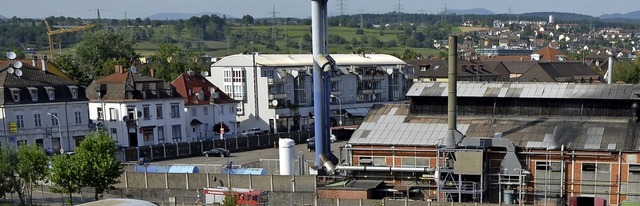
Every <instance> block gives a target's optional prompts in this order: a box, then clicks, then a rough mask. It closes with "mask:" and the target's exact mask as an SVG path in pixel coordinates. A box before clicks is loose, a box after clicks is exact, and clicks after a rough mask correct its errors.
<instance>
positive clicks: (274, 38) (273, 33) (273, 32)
mask: <svg viewBox="0 0 640 206" xmlns="http://www.w3.org/2000/svg"><path fill="white" fill-rule="evenodd" d="M279 13H280V12H277V11H276V5H273V10H272V11H271V12H270V14H271V15H272V17H271V23H272V24H273V29H272V30H271V40H272V41H273V44H276V41H278V35H277V33H278V32H277V30H278V24H277V22H276V17H277V15H278V14H279Z"/></svg>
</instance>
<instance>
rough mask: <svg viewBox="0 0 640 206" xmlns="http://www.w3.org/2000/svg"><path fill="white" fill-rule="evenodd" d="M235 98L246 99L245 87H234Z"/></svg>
mask: <svg viewBox="0 0 640 206" xmlns="http://www.w3.org/2000/svg"><path fill="white" fill-rule="evenodd" d="M233 97H239V98H244V86H242V85H233Z"/></svg>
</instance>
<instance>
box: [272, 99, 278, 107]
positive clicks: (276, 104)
mask: <svg viewBox="0 0 640 206" xmlns="http://www.w3.org/2000/svg"><path fill="white" fill-rule="evenodd" d="M271 105H273V106H274V107H275V106H278V100H277V99H274V100H271Z"/></svg>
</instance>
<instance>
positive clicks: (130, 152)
mask: <svg viewBox="0 0 640 206" xmlns="http://www.w3.org/2000/svg"><path fill="white" fill-rule="evenodd" d="M311 133H312V131H311V132H310V131H306V130H305V131H295V132H286V133H277V134H263V135H253V136H239V137H235V138H226V139H207V140H200V141H196V142H175V143H163V144H157V145H149V146H140V147H129V148H123V149H122V150H121V151H119V152H118V154H117V157H118V158H119V159H120V160H121V161H123V162H130V161H139V160H140V158H145V160H146V161H155V160H166V159H173V158H180V157H192V156H200V155H202V152H203V151H206V150H210V149H213V148H217V147H219V148H225V149H228V150H231V152H241V151H248V150H255V149H262V148H273V147H274V144H277V142H278V140H279V139H280V138H290V139H293V140H294V141H295V142H296V144H298V143H303V142H306V140H307V138H309V137H310V135H311Z"/></svg>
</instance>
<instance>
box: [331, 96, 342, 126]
mask: <svg viewBox="0 0 640 206" xmlns="http://www.w3.org/2000/svg"><path fill="white" fill-rule="evenodd" d="M329 97H331V98H336V99H338V115H339V116H340V120H339V121H338V125H339V126H342V100H340V97H338V96H336V95H333V94H331V95H329Z"/></svg>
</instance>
